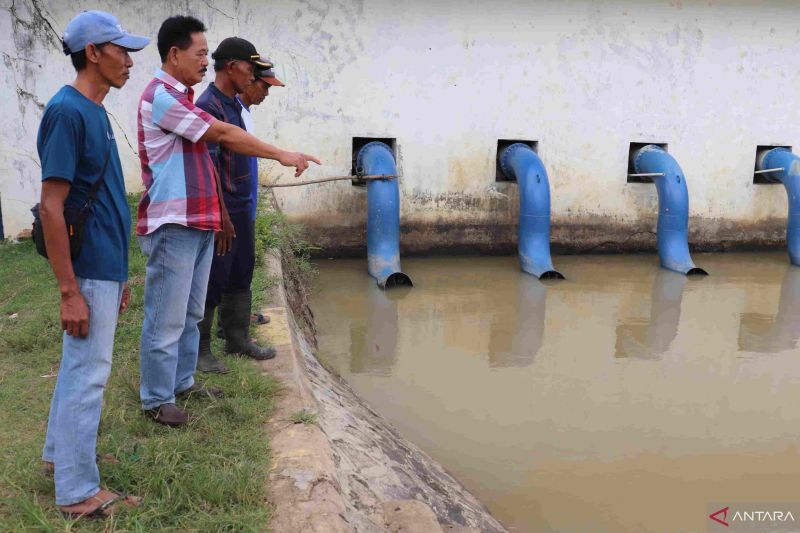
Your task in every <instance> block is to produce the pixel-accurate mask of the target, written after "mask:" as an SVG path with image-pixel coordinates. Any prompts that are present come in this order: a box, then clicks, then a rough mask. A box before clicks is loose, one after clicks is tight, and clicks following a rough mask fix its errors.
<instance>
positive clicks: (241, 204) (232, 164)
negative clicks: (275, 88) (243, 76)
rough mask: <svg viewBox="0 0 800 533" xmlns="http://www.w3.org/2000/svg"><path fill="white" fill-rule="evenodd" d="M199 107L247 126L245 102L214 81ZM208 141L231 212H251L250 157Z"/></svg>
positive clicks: (238, 124)
mask: <svg viewBox="0 0 800 533" xmlns="http://www.w3.org/2000/svg"><path fill="white" fill-rule="evenodd" d="M197 107H199V108H201V109H202V110H203V111H205V112H207V113H208V114H209V115H211V116H213V117H214V118H217V119H219V120H222V121H224V122H227V123H228V124H233V125H234V126H238V127H240V128H242V129H243V130H246V128H245V126H244V121H243V120H242V105H241V104H240V103H239V102H238V101H237V100H236V98H235V97H228V96H227V95H225V94H224V93H222V91H220V90H219V89H218V88H217V86H216V85H214V83H213V82H212V83H211V84H210V85H209V86H208V88H207V89H206V90H205V91H203V94H201V95H200V98H198V99H197ZM206 144H207V145H208V151H209V153H210V154H211V159H212V160H213V161H214V165H215V166H216V168H217V171H218V172H219V176H220V179H221V180H222V192H223V196H224V198H225V207H226V208H227V209H228V212H229V213H241V212H245V211H246V212H248V213H249V212H250V210H251V209H252V203H253V200H252V194H251V189H252V185H251V180H252V177H251V173H250V157H249V156H246V155H242V154H237V153H236V152H232V151H231V150H228V149H227V148H225V147H224V146H220V145H218V144H215V143H206Z"/></svg>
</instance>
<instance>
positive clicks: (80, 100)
mask: <svg viewBox="0 0 800 533" xmlns="http://www.w3.org/2000/svg"><path fill="white" fill-rule="evenodd" d="M36 146H37V148H38V150H39V159H40V160H41V162H42V181H45V180H48V179H63V180H66V181H68V182H70V184H71V187H70V190H69V194H68V195H67V199H66V202H65V203H66V205H69V206H81V205H84V204H85V203H86V200H87V199H88V197H89V189H91V187H92V184H94V183H95V182H96V181H97V180H98V179H99V178H100V172H101V170H102V169H103V163H105V160H106V157H109V160H108V165H107V167H106V171H105V178H104V183H103V185H102V186H101V187H100V190H99V191H98V194H97V199H96V200H95V202H94V204H92V209H91V212H90V214H89V216H88V217H87V220H86V226H85V229H84V234H83V245H82V247H81V253H80V256H79V257H78V258H77V259H73V261H72V268H73V269H74V271H75V275H76V276H78V277H81V278H90V279H101V280H108V281H125V280H127V279H128V239H129V235H130V231H131V214H130V210H129V208H128V201H127V198H126V196H125V180H124V179H123V176H122V165H121V164H120V161H119V153H118V152H117V143H116V141H115V139H114V132H113V130H112V129H111V123H110V122H109V121H108V116H107V115H106V110H105V108H104V107H103V106H101V105H98V104H96V103H94V102H92V101H91V100H89V99H88V98H86V97H85V96H83V95H82V94H81V93H80V92H79V91H78V90H77V89H75V88H74V87H72V86H69V85H65V86H64V87H62V88H61V89H60V90H59V91H58V92H57V93H56V94H55V96H53V98H51V99H50V102H48V103H47V108H46V109H45V111H44V117H42V122H41V124H40V125H39V135H38V138H37V143H36Z"/></svg>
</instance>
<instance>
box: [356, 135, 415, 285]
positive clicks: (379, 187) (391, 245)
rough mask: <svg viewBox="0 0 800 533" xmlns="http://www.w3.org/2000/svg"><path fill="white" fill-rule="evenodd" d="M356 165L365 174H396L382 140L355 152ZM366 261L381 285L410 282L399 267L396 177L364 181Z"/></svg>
mask: <svg viewBox="0 0 800 533" xmlns="http://www.w3.org/2000/svg"><path fill="white" fill-rule="evenodd" d="M356 168H357V169H358V171H359V173H363V174H366V175H386V176H396V175H397V166H396V165H395V161H394V154H392V150H391V149H390V148H389V147H388V146H387V145H386V144H384V143H382V142H377V141H375V142H371V143H368V144H366V145H364V147H363V148H361V150H359V152H358V156H357V158H356ZM367 204H368V212H367V262H368V267H369V275H370V276H372V277H373V278H375V279H376V280H377V282H378V286H379V287H380V288H381V289H385V288H387V287H394V286H395V285H412V283H411V278H409V277H408V276H407V275H405V274H404V273H403V272H402V271H401V270H400V190H399V187H398V184H397V179H388V180H370V181H369V183H367Z"/></svg>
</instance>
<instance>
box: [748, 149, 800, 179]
mask: <svg viewBox="0 0 800 533" xmlns="http://www.w3.org/2000/svg"><path fill="white" fill-rule="evenodd" d="M773 148H786V149H787V150H789V151H791V150H792V147H791V146H786V145H783V144H760V145H758V146H757V147H756V161H755V163H754V164H753V183H755V184H756V185H775V184H776V183H780V181H775V180H771V179H770V178H768V177H767V174H756V173H755V172H756V170H758V161H759V160H760V159H761V157H762V156H763V155H764V154H765V153H767V152H769V151H770V150H772V149H773Z"/></svg>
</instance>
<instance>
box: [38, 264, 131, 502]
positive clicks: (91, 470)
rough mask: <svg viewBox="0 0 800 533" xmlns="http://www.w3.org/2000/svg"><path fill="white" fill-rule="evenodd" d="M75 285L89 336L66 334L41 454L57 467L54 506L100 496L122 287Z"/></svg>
mask: <svg viewBox="0 0 800 533" xmlns="http://www.w3.org/2000/svg"><path fill="white" fill-rule="evenodd" d="M77 281H78V286H79V287H80V291H81V294H82V295H83V297H84V299H85V300H86V304H87V305H88V307H89V335H88V336H87V337H85V338H80V337H70V336H69V335H67V334H66V333H64V340H63V343H62V351H61V366H60V368H59V370H58V378H57V379H56V388H55V390H54V391H53V399H52V400H51V402H50V417H49V418H48V421H47V436H46V437H45V441H44V451H43V452H42V459H44V460H45V461H48V462H51V463H54V464H55V485H56V504H57V505H72V504H74V503H78V502H82V501H83V500H85V499H87V498H91V497H92V496H94V495H95V494H97V493H98V492H99V491H100V472H99V471H98V470H97V462H96V460H95V454H96V453H97V428H98V426H99V425H100V410H101V408H102V404H103V391H104V390H105V387H106V382H107V381H108V376H109V374H110V373H111V354H112V352H113V351H114V332H115V330H116V329H117V314H118V313H119V304H120V301H121V299H122V289H123V287H124V286H125V284H124V282H121V281H105V280H97V279H85V278H77Z"/></svg>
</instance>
